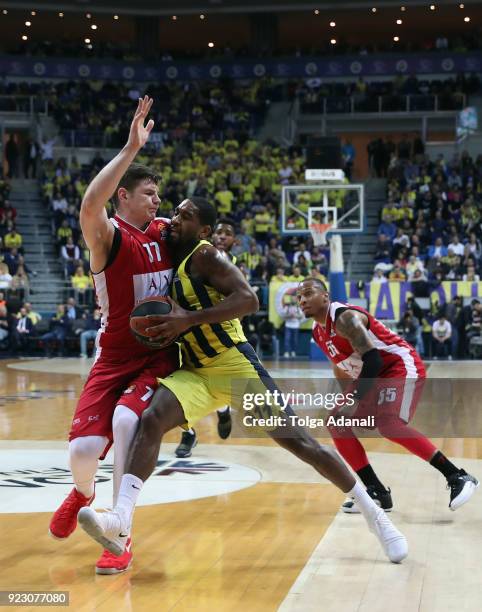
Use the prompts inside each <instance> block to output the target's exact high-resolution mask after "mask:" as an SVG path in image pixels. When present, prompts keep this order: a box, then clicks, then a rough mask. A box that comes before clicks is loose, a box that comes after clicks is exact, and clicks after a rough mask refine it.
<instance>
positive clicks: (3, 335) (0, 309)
mask: <svg viewBox="0 0 482 612" xmlns="http://www.w3.org/2000/svg"><path fill="white" fill-rule="evenodd" d="M9 335H10V321H9V317H8V314H7V308H6V306H2V305H1V304H0V345H3V346H4V347H5V348H8V339H9Z"/></svg>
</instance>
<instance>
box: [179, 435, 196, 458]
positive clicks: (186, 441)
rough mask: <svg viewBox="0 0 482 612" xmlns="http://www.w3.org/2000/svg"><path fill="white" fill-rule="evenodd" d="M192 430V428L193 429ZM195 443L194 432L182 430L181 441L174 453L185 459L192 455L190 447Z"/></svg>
mask: <svg viewBox="0 0 482 612" xmlns="http://www.w3.org/2000/svg"><path fill="white" fill-rule="evenodd" d="M193 431H194V429H193ZM196 444H197V436H196V432H195V431H194V433H193V434H192V433H189V432H188V431H183V432H182V436H181V442H180V444H179V446H178V447H177V448H176V450H175V451H174V452H175V455H176V457H179V458H180V459H185V458H186V457H190V456H191V455H192V449H193V448H194V447H195V446H196Z"/></svg>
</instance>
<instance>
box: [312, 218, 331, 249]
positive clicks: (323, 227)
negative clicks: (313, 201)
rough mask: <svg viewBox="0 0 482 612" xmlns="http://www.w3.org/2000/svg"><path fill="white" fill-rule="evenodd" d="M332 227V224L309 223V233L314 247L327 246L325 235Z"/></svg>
mask: <svg viewBox="0 0 482 612" xmlns="http://www.w3.org/2000/svg"><path fill="white" fill-rule="evenodd" d="M332 227H333V223H310V232H311V236H312V238H313V244H314V245H315V246H325V245H326V244H327V242H328V241H327V234H328V232H329V231H330V230H331V228H332Z"/></svg>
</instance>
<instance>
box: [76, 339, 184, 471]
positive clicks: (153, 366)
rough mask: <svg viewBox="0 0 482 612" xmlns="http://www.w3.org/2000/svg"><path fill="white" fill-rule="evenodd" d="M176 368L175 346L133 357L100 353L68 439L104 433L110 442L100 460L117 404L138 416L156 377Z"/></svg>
mask: <svg viewBox="0 0 482 612" xmlns="http://www.w3.org/2000/svg"><path fill="white" fill-rule="evenodd" d="M178 367H179V351H178V347H177V345H174V346H173V347H172V349H169V350H166V351H153V352H152V353H150V354H148V355H146V356H143V357H138V358H135V359H126V358H124V359H119V358H115V357H110V356H109V357H107V356H105V355H104V353H103V354H101V356H100V357H99V359H98V360H97V361H96V362H95V363H94V365H93V367H92V369H91V371H90V373H89V376H88V378H87V382H86V383H85V386H84V388H83V390H82V393H81V395H80V398H79V401H78V403H77V407H76V409H75V414H74V418H73V420H72V427H71V430H70V433H69V442H70V441H71V440H74V439H75V438H80V437H82V436H106V437H107V438H109V443H108V445H107V447H106V448H105V450H104V452H103V454H102V457H101V459H103V458H104V457H105V455H106V454H107V451H108V450H109V448H110V446H111V444H112V416H113V414H114V410H115V408H116V406H118V405H122V406H126V407H127V408H130V409H131V410H132V411H133V412H135V413H136V414H137V415H138V416H140V415H141V414H142V413H143V412H144V410H145V409H146V408H147V407H148V406H149V404H150V400H151V398H152V396H153V395H154V392H155V390H156V389H157V387H158V384H157V378H164V377H166V376H169V374H171V373H172V372H173V371H174V370H176V369H177V368H178Z"/></svg>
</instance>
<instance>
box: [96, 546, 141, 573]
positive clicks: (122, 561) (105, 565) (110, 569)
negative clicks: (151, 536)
mask: <svg viewBox="0 0 482 612" xmlns="http://www.w3.org/2000/svg"><path fill="white" fill-rule="evenodd" d="M131 564H132V542H131V539H130V538H128V539H127V544H126V547H125V550H124V552H123V553H122V555H121V556H120V557H116V556H115V555H113V554H112V553H111V552H109V551H108V550H105V549H104V552H103V553H102V555H101V557H100V559H99V560H98V561H97V563H96V564H95V573H96V574H120V573H121V572H125V571H126V570H128V569H129V568H130V566H131Z"/></svg>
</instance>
